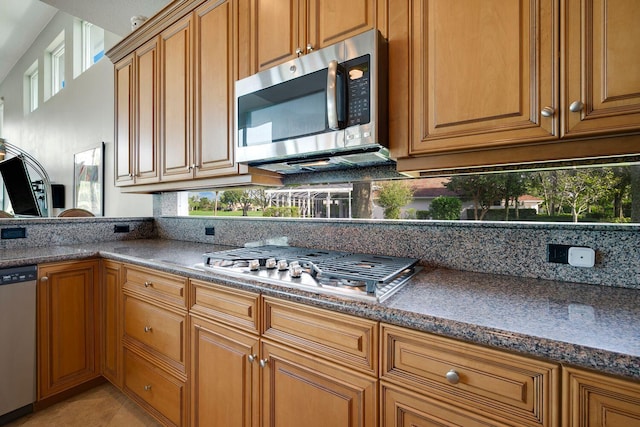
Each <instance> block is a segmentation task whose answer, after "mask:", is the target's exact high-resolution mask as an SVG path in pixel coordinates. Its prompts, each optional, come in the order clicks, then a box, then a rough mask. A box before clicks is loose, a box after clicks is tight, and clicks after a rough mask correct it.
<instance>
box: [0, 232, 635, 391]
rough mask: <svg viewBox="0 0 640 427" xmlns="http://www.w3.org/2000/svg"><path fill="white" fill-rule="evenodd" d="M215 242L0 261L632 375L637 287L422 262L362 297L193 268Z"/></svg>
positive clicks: (128, 245) (151, 243)
mask: <svg viewBox="0 0 640 427" xmlns="http://www.w3.org/2000/svg"><path fill="white" fill-rule="evenodd" d="M225 249H230V247H228V246H219V245H211V244H202V243H191V242H183V241H173V240H130V241H117V242H102V243H91V244H84V245H73V246H56V247H42V248H24V249H18V250H16V249H11V250H9V249H7V250H0V267H8V266H15V265H21V264H38V263H44V262H54V261H63V260H71V259H80V258H86V257H91V256H102V257H104V258H109V259H114V260H118V261H125V262H130V263H134V264H137V265H142V266H147V267H153V268H156V269H159V270H161V271H166V272H169V273H176V274H181V275H188V276H190V277H193V278H197V279H202V280H209V281H211V280H215V281H216V283H222V284H226V285H228V286H231V287H236V288H240V289H247V290H254V291H259V292H262V293H264V294H266V295H273V296H278V297H281V298H286V299H289V300H293V301H297V302H302V303H305V304H310V305H314V306H318V307H323V308H328V309H332V310H336V311H340V312H343V313H347V314H352V315H356V316H362V317H366V318H370V319H374V320H379V321H382V322H387V323H391V324H395V325H399V326H406V327H409V328H412V329H417V330H421V331H426V332H432V333H435V334H440V335H443V336H448V337H453V338H458V339H461V340H465V341H468V342H473V343H477V344H482V345H487V346H491V347H496V348H500V349H504V350H508V351H513V352H517V353H521V354H525V355H530V356H534V357H540V358H544V359H548V360H552V361H556V362H559V363H564V364H571V365H575V366H581V367H586V368H592V369H596V370H598V371H602V372H607V373H611V374H616V375H621V376H624V377H627V378H632V379H635V380H640V291H638V290H633V289H624V288H613V287H605V286H595V285H585V284H577V283H568V282H555V281H549V280H539V279H531V278H520V277H513V276H503V275H495V274H484V273H471V272H464V271H454V270H445V269H435V270H433V269H425V270H423V271H422V272H421V273H419V274H418V275H417V276H416V277H414V278H413V279H412V280H411V282H410V283H408V284H407V285H406V286H405V287H404V288H403V289H402V290H400V291H399V292H398V293H397V294H396V295H394V296H392V297H391V298H390V299H389V300H387V301H385V302H383V303H369V302H362V301H349V300H347V299H345V298H341V297H334V296H326V295H319V294H313V293H310V292H307V291H303V290H299V289H292V288H286V287H282V286H276V285H269V284H262V283H255V282H250V281H239V280H238V279H236V278H233V277H228V276H223V275H219V274H211V273H206V272H203V271H200V270H197V269H194V268H193V266H194V265H195V264H197V263H199V262H201V255H202V253H204V252H210V251H217V250H225Z"/></svg>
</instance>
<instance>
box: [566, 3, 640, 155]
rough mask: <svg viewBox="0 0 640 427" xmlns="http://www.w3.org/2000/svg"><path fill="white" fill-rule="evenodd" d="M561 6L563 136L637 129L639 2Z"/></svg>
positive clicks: (639, 123)
mask: <svg viewBox="0 0 640 427" xmlns="http://www.w3.org/2000/svg"><path fill="white" fill-rule="evenodd" d="M562 5H563V7H564V8H565V9H564V14H563V15H564V30H563V33H562V36H563V37H564V43H563V44H562V50H561V52H562V56H561V58H562V61H563V62H562V70H563V79H564V81H563V83H564V85H563V90H562V94H561V111H562V112H564V115H561V118H562V119H563V122H562V123H563V125H562V134H563V135H567V136H573V135H575V136H581V135H591V134H601V133H607V132H625V131H638V130H640V25H638V23H640V2H637V1H607V0H589V1H587V0H567V1H566V2H562ZM639 151H640V150H639Z"/></svg>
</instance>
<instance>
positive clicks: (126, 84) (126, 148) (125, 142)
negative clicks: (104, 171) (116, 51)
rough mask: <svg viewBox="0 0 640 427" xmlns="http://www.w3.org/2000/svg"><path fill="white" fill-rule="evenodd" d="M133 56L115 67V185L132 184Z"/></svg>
mask: <svg viewBox="0 0 640 427" xmlns="http://www.w3.org/2000/svg"><path fill="white" fill-rule="evenodd" d="M133 56H134V55H133V54H131V55H129V56H127V57H126V58H124V59H123V60H121V61H119V62H118V63H117V64H116V65H115V97H116V100H115V109H116V111H115V121H116V123H115V139H116V140H115V144H114V145H115V166H116V167H115V183H116V185H118V186H120V185H129V184H133V140H134V138H133V133H134V120H133V109H134V98H133V94H134V92H133V82H134V78H133Z"/></svg>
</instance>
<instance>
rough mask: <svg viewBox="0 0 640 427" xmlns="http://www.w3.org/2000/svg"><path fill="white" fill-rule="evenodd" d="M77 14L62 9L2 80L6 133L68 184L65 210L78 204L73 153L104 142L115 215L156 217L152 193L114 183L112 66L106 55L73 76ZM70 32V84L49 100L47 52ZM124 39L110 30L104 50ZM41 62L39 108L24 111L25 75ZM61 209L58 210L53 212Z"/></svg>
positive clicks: (109, 210)
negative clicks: (125, 191)
mask: <svg viewBox="0 0 640 427" xmlns="http://www.w3.org/2000/svg"><path fill="white" fill-rule="evenodd" d="M74 19H75V18H73V17H72V16H70V15H68V14H66V13H64V12H58V13H57V14H56V15H55V16H54V17H53V19H52V20H51V21H50V22H49V24H48V25H47V26H46V27H45V28H44V30H43V31H42V32H41V33H40V35H39V36H38V37H37V38H36V40H35V42H34V43H33V44H32V45H31V47H30V48H29V49H28V50H27V51H26V52H25V54H24V55H23V56H22V58H20V60H18V62H17V63H16V64H15V66H14V67H13V69H12V70H11V72H10V73H9V75H8V76H7V78H6V79H5V80H4V81H2V82H0V97H2V98H3V99H4V100H3V104H4V107H3V108H4V123H3V129H2V135H1V136H2V137H3V138H5V139H7V140H8V141H9V142H10V143H11V144H13V145H15V146H17V147H19V148H21V149H23V150H25V151H27V152H28V153H29V154H31V155H32V156H34V157H35V158H36V159H37V160H38V161H39V162H40V163H41V164H42V165H43V166H44V168H45V169H46V171H47V173H48V174H49V177H50V179H51V181H52V182H53V183H57V184H64V186H65V199H66V206H65V207H66V208H71V207H73V155H74V154H75V153H78V152H81V151H84V150H87V149H90V148H94V147H97V146H99V145H100V143H101V142H104V143H105V176H104V179H105V207H104V215H105V216H111V217H126V216H151V215H152V213H153V200H152V196H151V195H140V194H121V193H120V191H119V190H118V189H117V188H116V187H115V186H114V178H113V173H114V143H113V139H114V132H113V128H114V110H113V102H114V94H113V64H112V63H111V62H110V61H109V59H108V58H107V57H104V58H102V59H101V60H100V61H99V62H98V63H96V64H94V65H93V66H92V67H91V68H89V69H88V70H87V71H85V72H84V73H82V74H80V75H79V76H78V77H77V78H74V77H73V74H74V73H73V55H72V50H73V49H72V46H73V44H74V43H73V37H74V31H73V23H74ZM63 30H64V32H65V41H66V46H65V70H66V72H65V87H64V89H62V90H60V92H58V93H57V94H56V95H54V96H52V97H51V98H49V99H48V100H46V101H45V100H44V97H43V95H44V77H45V74H46V73H45V65H44V62H45V61H44V57H45V50H46V49H47V47H48V46H49V45H50V44H51V42H52V41H53V40H54V39H55V38H56V37H57V36H58V34H60V32H61V31H63ZM119 40H120V38H119V37H118V36H116V35H114V34H111V33H109V32H106V31H105V51H106V50H108V49H109V48H111V47H112V46H113V45H115V44H116V43H117V42H118V41H119ZM36 60H38V62H39V66H38V69H39V98H40V99H39V107H38V109H37V110H35V111H33V112H31V113H28V112H27V113H25V110H28V109H25V107H24V98H25V97H24V75H25V73H26V71H27V70H28V69H29V67H30V66H31V65H32V64H33V63H34V62H35V61H36ZM56 212H57V210H56V211H54V214H55V213H56Z"/></svg>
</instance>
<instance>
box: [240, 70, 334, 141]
mask: <svg viewBox="0 0 640 427" xmlns="http://www.w3.org/2000/svg"><path fill="white" fill-rule="evenodd" d="M328 127H329V126H328V122H327V69H323V70H320V71H316V72H315V73H311V74H307V75H304V76H301V77H298V78H296V79H293V80H289V81H287V82H283V83H279V84H277V85H274V86H271V87H268V88H266V89H262V90H259V91H257V92H253V93H250V94H247V95H244V96H241V97H239V98H238V136H239V139H240V141H239V143H240V144H239V145H240V146H255V145H262V144H271V143H273V142H278V141H286V140H288V139H294V138H300V137H303V136H309V135H315V134H319V133H323V132H326V131H327V130H328Z"/></svg>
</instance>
